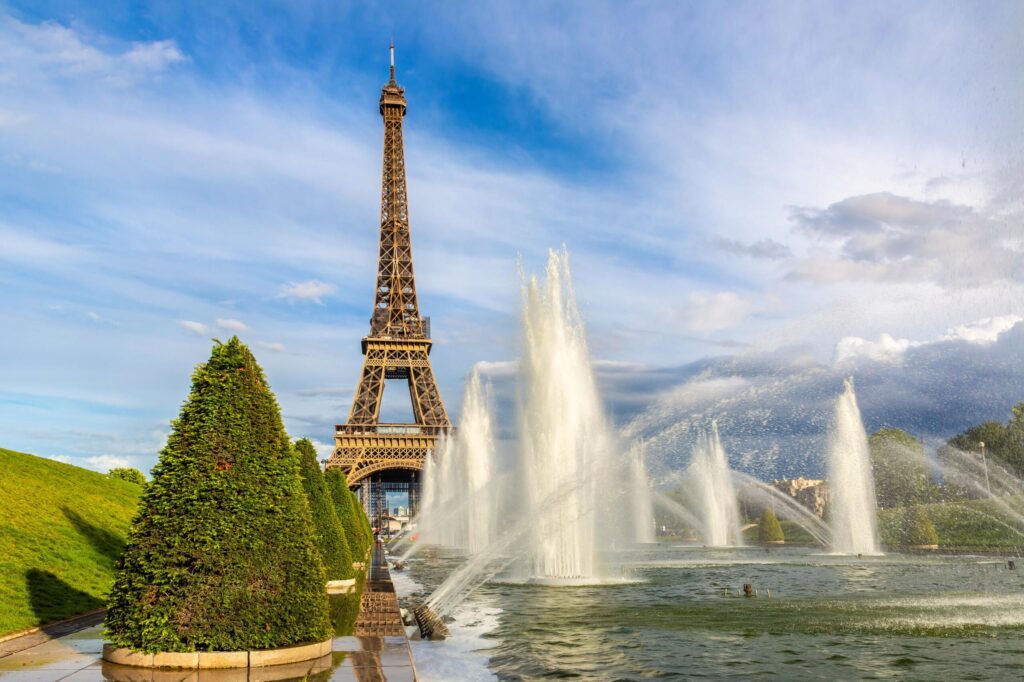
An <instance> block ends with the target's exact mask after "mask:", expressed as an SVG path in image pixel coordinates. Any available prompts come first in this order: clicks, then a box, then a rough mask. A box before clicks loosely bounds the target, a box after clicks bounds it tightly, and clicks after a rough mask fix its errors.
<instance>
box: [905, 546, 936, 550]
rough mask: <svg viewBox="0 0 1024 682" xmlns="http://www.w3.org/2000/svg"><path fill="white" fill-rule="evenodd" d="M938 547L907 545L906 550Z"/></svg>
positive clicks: (934, 547)
mask: <svg viewBox="0 0 1024 682" xmlns="http://www.w3.org/2000/svg"><path fill="white" fill-rule="evenodd" d="M938 548H939V546H938V545H907V549H938Z"/></svg>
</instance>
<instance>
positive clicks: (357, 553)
mask: <svg viewBox="0 0 1024 682" xmlns="http://www.w3.org/2000/svg"><path fill="white" fill-rule="evenodd" d="M326 478H327V490H328V491H329V492H330V494H331V500H332V501H333V502H334V509H335V510H336V511H337V513H338V520H339V521H341V526H342V528H344V529H345V539H346V540H348V545H349V547H350V548H351V549H352V557H353V558H354V559H355V560H356V561H362V560H363V559H364V558H366V553H367V550H368V547H369V545H368V544H367V541H366V533H365V532H364V531H363V528H362V527H361V525H360V522H359V517H358V516H357V515H356V513H357V512H358V513H359V514H360V515H362V516H366V515H365V514H363V513H362V510H360V509H358V507H355V506H353V504H352V497H353V496H352V493H351V492H350V491H349V489H348V481H347V480H346V479H345V473H344V472H343V471H342V470H341V469H338V468H336V467H335V468H333V469H328V470H327V475H326Z"/></svg>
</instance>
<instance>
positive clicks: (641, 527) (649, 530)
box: [629, 440, 654, 543]
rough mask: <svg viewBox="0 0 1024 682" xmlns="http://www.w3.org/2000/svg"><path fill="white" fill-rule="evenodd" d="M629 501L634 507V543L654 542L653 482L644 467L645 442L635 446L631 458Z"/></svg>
mask: <svg viewBox="0 0 1024 682" xmlns="http://www.w3.org/2000/svg"><path fill="white" fill-rule="evenodd" d="M629 499H630V503H631V507H632V512H633V513H632V519H631V520H632V522H633V528H632V535H633V538H632V539H633V541H634V542H641V543H650V542H654V505H653V503H652V499H651V482H650V480H648V478H647V467H646V466H644V442H643V441H642V440H641V441H640V442H639V443H637V444H636V445H634V447H633V449H632V451H631V456H630V458H629Z"/></svg>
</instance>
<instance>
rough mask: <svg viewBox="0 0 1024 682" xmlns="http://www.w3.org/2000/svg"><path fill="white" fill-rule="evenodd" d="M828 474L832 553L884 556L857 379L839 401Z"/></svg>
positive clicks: (831, 434)
mask: <svg viewBox="0 0 1024 682" xmlns="http://www.w3.org/2000/svg"><path fill="white" fill-rule="evenodd" d="M828 471H829V490H830V499H829V517H830V527H831V530H832V551H834V552H836V553H839V554H881V551H880V550H879V543H878V529H877V524H878V505H877V502H876V500H875V485H874V481H873V479H872V472H871V459H870V451H869V449H868V436H867V433H866V432H865V430H864V423H863V421H862V420H861V416H860V408H859V407H858V406H857V394H856V393H855V392H854V389H853V379H845V380H844V381H843V393H842V394H841V395H840V396H839V398H837V399H836V403H835V411H834V414H833V419H832V426H831V429H830V430H829V436H828Z"/></svg>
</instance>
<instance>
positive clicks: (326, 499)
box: [295, 438, 353, 580]
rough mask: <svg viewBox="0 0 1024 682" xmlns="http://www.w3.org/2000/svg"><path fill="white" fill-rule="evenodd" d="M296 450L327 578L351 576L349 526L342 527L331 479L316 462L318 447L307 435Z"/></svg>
mask: <svg viewBox="0 0 1024 682" xmlns="http://www.w3.org/2000/svg"><path fill="white" fill-rule="evenodd" d="M295 453H296V455H297V456H298V458H299V466H300V473H301V474H302V486H303V488H305V490H306V498H307V499H308V500H309V510H310V512H311V513H312V514H313V525H314V526H315V528H316V539H317V547H319V549H320V556H321V558H322V559H323V562H324V570H325V571H326V572H327V579H328V580H345V579H347V578H351V577H352V575H353V572H352V550H351V549H349V546H348V540H347V539H346V537H345V529H344V528H342V525H341V521H340V520H339V519H338V512H337V510H335V508H334V503H333V501H332V500H331V495H330V493H329V492H328V491H327V481H326V480H325V479H324V474H323V472H322V471H321V470H320V465H319V464H318V463H317V461H316V449H315V448H314V447H313V443H311V442H310V441H309V440H308V439H306V438H303V439H302V440H300V441H298V442H297V443H295Z"/></svg>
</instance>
